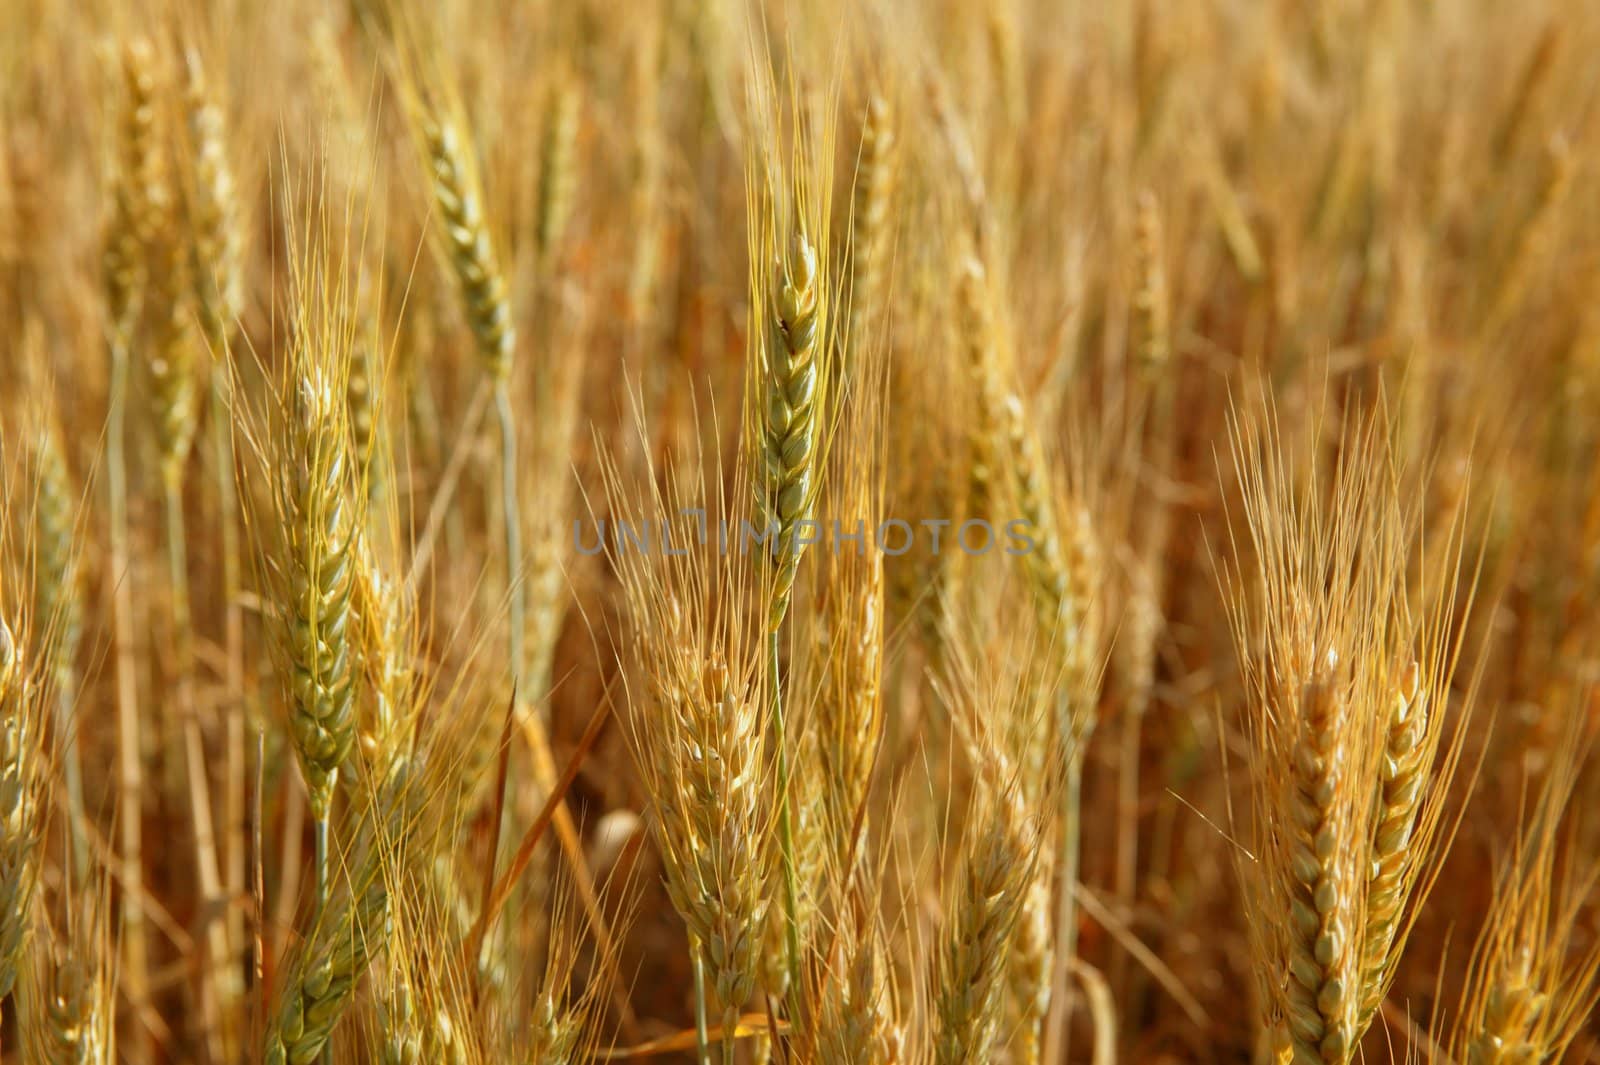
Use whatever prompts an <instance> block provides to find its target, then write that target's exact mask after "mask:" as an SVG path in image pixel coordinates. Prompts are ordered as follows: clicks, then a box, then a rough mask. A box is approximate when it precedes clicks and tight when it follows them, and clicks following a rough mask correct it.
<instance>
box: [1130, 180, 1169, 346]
mask: <svg viewBox="0 0 1600 1065" xmlns="http://www.w3.org/2000/svg"><path fill="white" fill-rule="evenodd" d="M1134 252H1135V259H1136V260H1137V265H1138V285H1137V287H1136V288H1135V289H1134V294H1133V311H1134V351H1135V353H1136V354H1137V356H1138V362H1139V368H1140V370H1141V371H1142V372H1143V373H1144V374H1146V375H1147V376H1150V377H1155V376H1156V375H1158V374H1159V373H1160V372H1161V371H1162V370H1163V369H1165V367H1166V365H1167V363H1168V361H1169V360H1170V359H1171V357H1172V336H1171V332H1172V308H1171V305H1170V303H1169V298H1168V295H1167V267H1166V258H1165V256H1166V250H1165V241H1164V240H1163V238H1162V234H1161V213H1160V210H1159V208H1158V207H1157V205H1156V200H1155V197H1154V196H1152V195H1150V194H1149V193H1148V192H1145V193H1141V194H1140V196H1139V203H1138V210H1137V215H1136V219H1135V224H1134Z"/></svg>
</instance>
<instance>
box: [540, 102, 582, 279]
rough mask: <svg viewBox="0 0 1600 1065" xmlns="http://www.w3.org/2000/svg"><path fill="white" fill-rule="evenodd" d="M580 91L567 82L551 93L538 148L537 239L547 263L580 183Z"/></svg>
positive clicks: (562, 232) (564, 229)
mask: <svg viewBox="0 0 1600 1065" xmlns="http://www.w3.org/2000/svg"><path fill="white" fill-rule="evenodd" d="M578 102H579V97H578V92H577V90H576V89H575V88H574V87H573V86H572V85H571V84H570V83H569V82H567V81H566V80H563V81H562V82H561V84H559V85H558V86H556V88H555V91H554V92H553V93H552V94H551V98H550V106H549V109H548V111H547V113H546V114H545V125H544V137H543V140H542V141H541V143H540V146H539V207H538V216H537V222H536V232H535V238H536V239H537V241H538V250H539V257H540V259H542V260H546V261H548V260H549V258H550V256H551V255H552V254H554V252H555V249H556V245H558V244H559V243H560V242H561V237H562V235H563V234H564V233H565V232H566V229H567V221H568V219H570V218H571V217H572V192H573V188H574V187H575V185H576V184H577V166H576V163H575V156H576V154H577V153H576V146H577V140H578V119H579V109H578Z"/></svg>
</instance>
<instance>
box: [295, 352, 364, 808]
mask: <svg viewBox="0 0 1600 1065" xmlns="http://www.w3.org/2000/svg"><path fill="white" fill-rule="evenodd" d="M342 428H343V426H342V425H341V423H340V420H339V416H338V411H337V409H336V408H335V406H334V400H333V398H332V397H330V396H328V395H326V394H325V390H324V389H319V387H318V385H317V384H316V383H314V382H312V381H311V380H309V379H302V380H301V381H300V382H299V384H298V386H297V388H296V392H295V399H294V424H293V425H292V426H291V428H290V436H291V444H292V448H291V451H292V454H291V460H292V466H291V469H290V471H289V472H288V474H287V478H288V482H289V483H288V485H287V488H288V491H287V492H286V497H287V498H286V501H287V503H288V508H287V509H288V511H289V513H288V514H287V515H286V517H287V518H288V537H289V560H288V567H287V569H288V585H287V591H288V595H289V602H288V604H286V605H287V606H288V608H289V609H288V651H289V658H290V664H291V681H292V692H291V695H292V708H291V713H290V731H291V732H292V733H293V736H294V741H295V749H296V751H297V752H298V753H299V755H300V762H301V766H302V767H303V768H304V769H305V774H306V785H307V788H308V790H309V791H310V792H311V806H312V810H313V812H314V813H315V814H316V815H317V816H318V817H319V818H320V817H322V816H324V815H325V814H326V812H327V810H328V806H329V804H330V803H331V802H332V799H333V791H334V786H335V784H336V782H337V779H338V773H339V767H340V766H341V765H342V764H343V763H344V760H345V758H347V757H348V756H349V754H350V748H351V746H352V745H353V744H354V742H355V734H356V730H355V698H354V695H355V686H354V673H353V669H352V660H351V640H352V633H351V621H352V617H353V614H354V611H353V610H352V604H351V594H352V590H353V588H354V585H355V565H356V561H355V552H354V538H355V530H356V525H357V523H356V522H355V521H354V520H353V519H354V516H353V514H352V510H351V507H352V504H351V501H350V493H349V491H348V489H349V483H348V482H349V477H348V473H347V459H346V455H347V451H348V449H347V445H346V442H345V439H344V434H343V432H342V431H341V430H342Z"/></svg>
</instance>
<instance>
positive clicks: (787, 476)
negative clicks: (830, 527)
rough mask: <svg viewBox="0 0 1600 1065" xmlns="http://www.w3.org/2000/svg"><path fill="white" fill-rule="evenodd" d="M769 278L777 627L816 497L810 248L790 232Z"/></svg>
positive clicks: (817, 381) (766, 525)
mask: <svg viewBox="0 0 1600 1065" xmlns="http://www.w3.org/2000/svg"><path fill="white" fill-rule="evenodd" d="M777 274H778V276H777V277H776V278H775V279H774V283H773V286H772V295H771V303H770V306H769V310H768V313H769V316H770V318H771V322H770V328H769V330H768V333H767V335H768V338H769V339H768V343H767V351H766V402H765V403H764V404H763V419H762V427H761V430H762V432H761V449H762V450H761V463H762V470H763V473H764V483H763V492H762V495H761V498H760V519H761V528H762V529H764V530H769V531H775V532H776V537H775V538H774V543H773V545H772V554H773V558H774V561H775V563H776V566H777V569H776V572H775V575H774V578H773V588H772V595H771V608H770V610H769V611H768V618H767V626H768V628H769V629H770V630H772V631H776V630H777V629H778V627H779V626H780V625H781V624H782V623H783V618H784V615H785V614H787V613H788V611H789V600H790V597H791V594H792V593H793V590H794V578H795V573H796V572H797V571H798V569H799V566H800V556H801V554H802V552H803V551H804V545H802V544H798V543H796V532H797V527H798V525H799V523H800V522H802V521H808V520H810V517H811V511H812V506H813V504H814V502H815V485H814V483H813V478H814V472H815V471H814V464H815V460H816V457H817V452H818V450H819V445H820V439H819V437H820V428H819V410H818V405H819V403H820V402H821V400H822V397H821V395H820V394H819V393H820V392H821V386H822V383H823V382H822V374H821V366H820V359H821V347H822V343H823V337H822V334H823V329H824V324H823V322H822V320H821V315H820V313H819V312H820V310H821V291H820V290H821V287H822V284H823V281H822V279H821V278H820V277H819V275H818V263H817V252H816V249H815V248H813V247H812V246H811V242H810V241H809V240H808V239H807V238H806V236H805V234H804V233H803V232H799V231H797V232H795V234H794V236H793V239H792V240H791V242H790V244H789V249H788V252H787V254H786V255H784V256H783V259H782V261H781V262H780V264H779V266H778V272H777Z"/></svg>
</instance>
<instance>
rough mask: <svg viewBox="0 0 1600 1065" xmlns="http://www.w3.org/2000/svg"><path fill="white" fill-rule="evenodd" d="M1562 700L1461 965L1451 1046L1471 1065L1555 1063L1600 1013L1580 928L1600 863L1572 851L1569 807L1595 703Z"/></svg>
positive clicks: (1599, 970)
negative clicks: (1547, 752) (1547, 758)
mask: <svg viewBox="0 0 1600 1065" xmlns="http://www.w3.org/2000/svg"><path fill="white" fill-rule="evenodd" d="M1569 699H1570V700H1571V701H1570V704H1569V705H1568V706H1566V707H1564V709H1565V710H1566V715H1565V716H1566V721H1567V725H1566V727H1565V729H1564V732H1563V735H1562V742H1561V744H1560V747H1559V749H1558V751H1557V753H1556V755H1555V758H1554V761H1553V763H1552V764H1551V766H1550V767H1549V769H1548V770H1547V772H1546V775H1545V778H1544V781H1543V783H1542V785H1541V787H1540V791H1539V793H1538V796H1537V799H1536V801H1535V803H1534V806H1533V809H1532V810H1531V811H1529V813H1528V815H1527V816H1526V818H1525V820H1524V822H1523V824H1522V825H1521V826H1520V828H1519V830H1518V834H1517V837H1516V839H1515V841H1514V843H1513V844H1512V845H1511V848H1510V851H1509V853H1508V854H1506V855H1504V856H1503V857H1502V859H1501V861H1500V868H1499V871H1498V874H1497V876H1496V878H1495V886H1494V897H1493V900H1492V902H1491V903H1490V907H1489V912H1488V915H1487V917H1486V919H1485V923H1484V927H1483V930H1482V932H1480V934H1479V936H1478V941H1477V944H1476V945H1475V946H1474V948H1473V952H1472V959H1471V961H1470V963H1469V965H1468V975H1467V982H1466V985H1465V987H1464V988H1463V990H1462V997H1461V1003H1460V1011H1459V1014H1458V1016H1457V1019H1456V1024H1455V1028H1454V1031H1453V1032H1452V1040H1451V1054H1452V1056H1453V1057H1454V1059H1455V1060H1456V1061H1459V1062H1465V1063H1468V1065H1512V1063H1514V1062H1525V1061H1559V1060H1561V1059H1562V1056H1563V1055H1564V1054H1565V1053H1566V1052H1567V1050H1568V1049H1569V1048H1570V1047H1571V1046H1572V1044H1573V1043H1574V1042H1575V1041H1576V1040H1577V1039H1578V1037H1579V1036H1580V1035H1581V1034H1582V1032H1583V1030H1584V1028H1585V1027H1586V1026H1587V1025H1588V1024H1589V1022H1590V1021H1591V1020H1592V1019H1593V1017H1594V1013H1595V1010H1596V1008H1600V940H1596V939H1595V938H1594V935H1593V933H1592V931H1589V932H1586V931H1585V930H1584V925H1585V922H1586V917H1585V913H1586V910H1588V909H1589V908H1591V907H1592V903H1593V893H1594V891H1595V889H1596V887H1597V886H1600V857H1597V856H1596V855H1595V854H1593V853H1590V852H1585V851H1584V850H1583V849H1582V848H1581V846H1579V841H1580V840H1581V839H1582V836H1581V835H1580V834H1579V833H1577V832H1576V831H1574V828H1575V827H1576V821H1577V819H1578V817H1579V816H1580V814H1581V813H1583V811H1581V810H1580V809H1579V807H1578V806H1576V805H1575V804H1574V803H1573V798H1574V792H1575V790H1576V788H1577V786H1578V783H1579V777H1580V775H1581V773H1582V771H1583V769H1584V765H1585V763H1586V762H1587V761H1588V760H1589V756H1590V753H1591V751H1592V749H1593V743H1594V732H1593V728H1592V726H1590V725H1588V724H1587V723H1586V722H1585V721H1584V716H1585V710H1584V707H1583V704H1584V703H1585V702H1588V701H1590V700H1592V699H1593V695H1592V692H1588V691H1585V692H1583V693H1581V694H1573V695H1570V696H1569Z"/></svg>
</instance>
